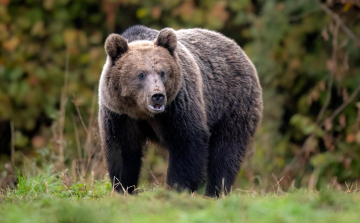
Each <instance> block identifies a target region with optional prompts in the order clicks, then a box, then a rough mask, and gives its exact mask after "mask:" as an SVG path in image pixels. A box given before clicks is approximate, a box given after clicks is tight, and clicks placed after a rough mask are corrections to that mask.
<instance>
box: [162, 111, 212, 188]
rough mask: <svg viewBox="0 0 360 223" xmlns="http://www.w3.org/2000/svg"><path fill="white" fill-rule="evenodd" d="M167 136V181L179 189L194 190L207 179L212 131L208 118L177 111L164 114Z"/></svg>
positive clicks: (169, 184) (163, 123)
mask: <svg viewBox="0 0 360 223" xmlns="http://www.w3.org/2000/svg"><path fill="white" fill-rule="evenodd" d="M161 126H162V127H163V136H164V140H165V144H166V147H167V148H168V149H169V166H168V170H167V179H166V183H167V185H168V186H169V187H170V188H174V189H176V190H178V191H183V190H190V191H191V192H194V191H196V190H197V189H198V187H199V185H200V184H201V183H202V182H203V181H204V179H205V177H204V176H205V172H206V165H207V158H208V141H209V132H208V130H207V126H206V124H205V121H204V118H201V119H196V115H195V116H193V115H192V114H191V113H190V114H186V113H185V114H184V113H183V114H182V115H181V116H177V115H175V114H174V113H172V114H171V115H166V116H165V117H164V118H163V121H162V124H161Z"/></svg>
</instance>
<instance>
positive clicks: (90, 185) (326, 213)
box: [0, 173, 360, 223]
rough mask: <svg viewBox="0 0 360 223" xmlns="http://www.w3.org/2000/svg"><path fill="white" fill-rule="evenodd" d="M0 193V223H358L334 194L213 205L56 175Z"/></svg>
mask: <svg viewBox="0 0 360 223" xmlns="http://www.w3.org/2000/svg"><path fill="white" fill-rule="evenodd" d="M18 180H19V181H18V184H17V187H16V188H15V189H8V190H2V191H1V192H0V222H2V223H16V222H39V223H41V222H46V223H55V222H86V223H91V222H358V219H359V217H360V213H359V208H360V193H359V190H358V189H357V188H356V187H355V185H354V187H351V188H348V190H347V191H337V190H334V189H333V188H328V189H323V190H321V191H310V190H305V189H300V190H299V189H295V188H292V189H290V190H289V191H287V192H284V191H282V190H281V188H279V187H278V186H277V185H275V189H274V191H273V192H267V193H260V192H259V191H257V190H255V189H252V188H251V189H250V190H240V189H237V190H235V191H233V192H232V193H231V195H230V196H226V197H225V196H221V197H220V198H218V199H212V198H207V197H204V196H203V195H200V194H197V193H192V194H190V193H187V192H184V193H177V192H174V191H169V190H165V189H164V188H163V187H161V186H156V185H154V184H153V185H150V184H147V183H144V184H143V185H141V186H140V187H139V188H138V189H137V191H136V194H135V195H129V194H127V193H123V194H119V193H117V192H114V190H113V188H112V186H111V184H110V181H109V180H108V179H107V178H106V179H104V180H100V181H98V180H93V181H86V182H85V181H78V182H73V183H72V184H70V185H69V184H68V185H66V184H64V181H63V179H62V175H61V174H46V173H42V174H38V175H37V176H33V177H31V176H28V177H25V176H22V175H19V176H18Z"/></svg>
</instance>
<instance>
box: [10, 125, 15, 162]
mask: <svg viewBox="0 0 360 223" xmlns="http://www.w3.org/2000/svg"><path fill="white" fill-rule="evenodd" d="M10 131H11V163H12V165H13V166H15V130H14V122H13V121H11V122H10Z"/></svg>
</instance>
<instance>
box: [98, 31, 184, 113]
mask: <svg viewBox="0 0 360 223" xmlns="http://www.w3.org/2000/svg"><path fill="white" fill-rule="evenodd" d="M176 47H177V37H176V34H175V32H174V30H172V29H170V28H165V29H163V30H161V31H160V32H159V34H158V36H157V38H156V39H155V40H154V41H153V42H152V41H134V42H131V43H127V41H126V40H125V39H124V38H123V37H122V36H120V35H118V34H111V35H109V37H108V38H107V39H106V41H105V51H106V53H107V55H108V56H107V61H106V64H105V65H104V68H103V71H102V74H101V79H100V86H99V101H100V103H101V104H102V105H104V106H106V107H107V108H109V109H110V110H112V111H114V112H116V113H118V114H127V115H129V116H130V117H132V118H137V119H146V118H150V117H153V116H154V115H155V114H157V113H161V112H163V111H164V110H165V108H166V106H167V105H169V104H170V103H171V101H173V100H174V99H175V97H176V95H177V94H178V91H179V89H180V86H181V81H182V74H181V71H180V67H179V63H178V56H177V53H176V51H175V50H176Z"/></svg>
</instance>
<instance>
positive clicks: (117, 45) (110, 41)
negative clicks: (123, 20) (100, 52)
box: [105, 33, 128, 60]
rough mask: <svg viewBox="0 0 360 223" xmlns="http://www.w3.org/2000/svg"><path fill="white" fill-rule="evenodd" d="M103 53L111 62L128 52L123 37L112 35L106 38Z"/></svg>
mask: <svg viewBox="0 0 360 223" xmlns="http://www.w3.org/2000/svg"><path fill="white" fill-rule="evenodd" d="M105 51H106V53H107V55H109V56H110V57H111V59H112V60H116V59H118V58H120V57H121V56H122V55H123V54H124V53H126V51H128V44H127V42H126V40H125V39H124V37H122V36H120V35H119V34H114V33H113V34H110V35H109V36H108V38H106V41H105Z"/></svg>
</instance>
